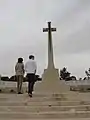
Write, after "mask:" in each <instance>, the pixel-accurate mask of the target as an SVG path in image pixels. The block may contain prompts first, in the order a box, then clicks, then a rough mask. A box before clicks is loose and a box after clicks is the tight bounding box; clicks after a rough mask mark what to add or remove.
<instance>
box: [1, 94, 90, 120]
mask: <svg viewBox="0 0 90 120" xmlns="http://www.w3.org/2000/svg"><path fill="white" fill-rule="evenodd" d="M61 95H63V94H58V95H55V94H54V96H52V95H51V94H48V93H47V94H41V93H40V94H37V93H34V94H33V97H32V98H30V97H28V95H27V94H22V95H18V94H0V120H6V119H7V120H30V119H31V120H45V119H47V120H48V119H49V120H50V119H53V120H62V119H63V120H76V119H77V120H88V119H86V118H90V95H89V93H83V94H82V93H77V94H76V95H75V94H74V92H72V93H71V92H70V93H64V95H65V96H68V97H69V99H67V100H66V99H63V100H62V99H61ZM71 96H72V97H71ZM75 97H76V98H77V99H75ZM75 118H76V119H75ZM84 118H85V119H84Z"/></svg>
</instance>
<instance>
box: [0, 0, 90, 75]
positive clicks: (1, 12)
mask: <svg viewBox="0 0 90 120" xmlns="http://www.w3.org/2000/svg"><path fill="white" fill-rule="evenodd" d="M47 21H52V26H53V27H56V28H57V32H56V33H53V46H54V57H55V66H56V67H57V68H59V69H62V68H63V67H64V66H65V67H67V68H68V70H69V72H71V73H72V75H75V76H77V77H84V76H85V73H84V71H85V70H87V69H88V68H89V67H90V0H0V73H1V75H9V76H10V75H13V74H14V65H15V63H16V61H17V58H18V57H23V58H24V61H26V60H27V59H28V56H29V55H30V54H34V55H35V56H36V60H37V63H38V71H37V73H38V74H42V73H43V70H44V68H45V67H46V66H47V43H48V40H47V38H48V37H47V33H43V32H42V29H43V27H47Z"/></svg>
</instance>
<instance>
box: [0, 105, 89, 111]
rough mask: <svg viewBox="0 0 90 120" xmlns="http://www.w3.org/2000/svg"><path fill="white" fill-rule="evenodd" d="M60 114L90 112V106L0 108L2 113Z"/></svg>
mask: <svg viewBox="0 0 90 120" xmlns="http://www.w3.org/2000/svg"><path fill="white" fill-rule="evenodd" d="M7 111H9V112H10V111H11V112H12V111H13V112H47V111H48V112H50V111H52V112H55V111H56V112H59V111H90V105H79V106H0V112H7Z"/></svg>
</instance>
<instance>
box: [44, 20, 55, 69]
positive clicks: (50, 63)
mask: <svg viewBox="0 0 90 120" xmlns="http://www.w3.org/2000/svg"><path fill="white" fill-rule="evenodd" d="M54 31H56V28H51V22H48V28H43V32H48V69H52V68H54V61H53V45H52V32H54Z"/></svg>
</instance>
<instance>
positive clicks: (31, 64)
mask: <svg viewBox="0 0 90 120" xmlns="http://www.w3.org/2000/svg"><path fill="white" fill-rule="evenodd" d="M36 69H37V65H36V62H35V60H34V56H33V55H30V56H29V60H28V61H27V62H26V64H25V71H26V74H27V75H26V76H27V79H28V95H29V96H30V97H32V91H33V87H34V84H35V74H36Z"/></svg>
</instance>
